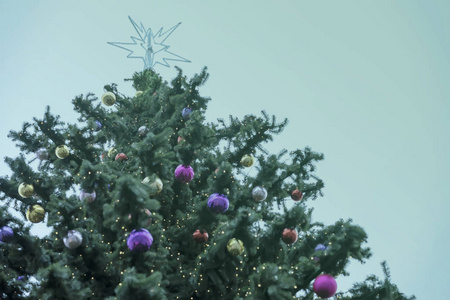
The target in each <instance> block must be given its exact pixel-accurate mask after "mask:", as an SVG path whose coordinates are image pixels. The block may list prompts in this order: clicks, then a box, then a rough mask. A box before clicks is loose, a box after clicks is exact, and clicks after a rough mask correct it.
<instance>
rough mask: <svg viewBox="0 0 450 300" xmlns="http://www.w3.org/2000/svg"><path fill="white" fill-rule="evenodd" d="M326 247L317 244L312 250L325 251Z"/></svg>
mask: <svg viewBox="0 0 450 300" xmlns="http://www.w3.org/2000/svg"><path fill="white" fill-rule="evenodd" d="M326 249H327V247H325V245H324V244H317V246H316V248H314V251H316V252H317V251H325V250H326Z"/></svg>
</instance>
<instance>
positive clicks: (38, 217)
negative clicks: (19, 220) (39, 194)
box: [26, 204, 45, 223]
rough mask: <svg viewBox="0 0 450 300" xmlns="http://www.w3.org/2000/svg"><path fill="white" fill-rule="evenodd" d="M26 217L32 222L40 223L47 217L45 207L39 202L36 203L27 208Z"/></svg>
mask: <svg viewBox="0 0 450 300" xmlns="http://www.w3.org/2000/svg"><path fill="white" fill-rule="evenodd" d="M26 217H27V220H28V221H30V222H32V223H39V222H41V221H42V220H44V218H45V209H44V208H43V207H42V206H40V205H39V204H34V205H32V206H31V207H29V208H28V209H27V212H26Z"/></svg>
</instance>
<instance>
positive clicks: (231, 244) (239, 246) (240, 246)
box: [227, 238, 244, 256]
mask: <svg viewBox="0 0 450 300" xmlns="http://www.w3.org/2000/svg"><path fill="white" fill-rule="evenodd" d="M227 250H228V252H229V253H230V254H231V255H235V256H236V255H241V254H242V253H243V252H244V243H243V242H242V241H241V240H238V239H235V238H232V239H231V240H229V241H228V243H227Z"/></svg>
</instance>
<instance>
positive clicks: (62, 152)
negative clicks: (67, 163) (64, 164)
mask: <svg viewBox="0 0 450 300" xmlns="http://www.w3.org/2000/svg"><path fill="white" fill-rule="evenodd" d="M55 154H56V156H57V157H58V158H60V159H64V158H66V157H67V156H69V147H67V146H66V145H60V146H58V147H56V149H55Z"/></svg>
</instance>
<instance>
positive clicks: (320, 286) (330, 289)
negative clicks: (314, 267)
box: [313, 274, 337, 298]
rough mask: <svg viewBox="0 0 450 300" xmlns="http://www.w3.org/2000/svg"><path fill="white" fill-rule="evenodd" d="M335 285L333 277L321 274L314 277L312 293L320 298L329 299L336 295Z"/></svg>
mask: <svg viewBox="0 0 450 300" xmlns="http://www.w3.org/2000/svg"><path fill="white" fill-rule="evenodd" d="M336 290H337V283H336V280H335V279H334V277H333V276H331V275H327V274H323V275H319V276H317V277H316V279H315V280H314V283H313V291H314V293H316V295H317V296H319V297H320V298H330V297H333V295H334V294H335V293H336Z"/></svg>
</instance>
